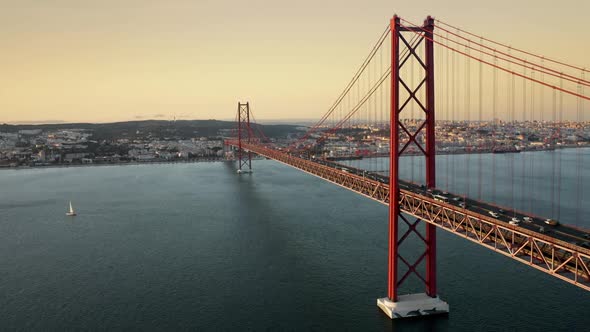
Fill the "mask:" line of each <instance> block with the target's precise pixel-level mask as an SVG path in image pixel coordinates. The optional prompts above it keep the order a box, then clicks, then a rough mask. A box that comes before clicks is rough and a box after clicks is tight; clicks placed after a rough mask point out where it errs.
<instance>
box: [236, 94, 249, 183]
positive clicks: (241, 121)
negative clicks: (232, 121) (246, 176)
mask: <svg viewBox="0 0 590 332" xmlns="http://www.w3.org/2000/svg"><path fill="white" fill-rule="evenodd" d="M251 134H252V130H251V128H250V103H245V104H242V103H240V102H238V173H251V172H252V152H250V151H248V152H246V151H244V149H242V142H243V141H246V143H250V140H251V138H252V136H251Z"/></svg>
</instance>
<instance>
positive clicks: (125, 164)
mask: <svg viewBox="0 0 590 332" xmlns="http://www.w3.org/2000/svg"><path fill="white" fill-rule="evenodd" d="M224 161H231V160H228V159H226V158H224V157H220V158H207V159H193V160H164V161H131V162H118V163H91V164H50V165H34V166H26V165H23V166H16V167H13V166H6V167H1V166H0V172H1V171H2V170H25V169H44V168H78V167H96V166H98V167H103V166H137V165H160V164H195V163H205V162H209V163H213V162H224Z"/></svg>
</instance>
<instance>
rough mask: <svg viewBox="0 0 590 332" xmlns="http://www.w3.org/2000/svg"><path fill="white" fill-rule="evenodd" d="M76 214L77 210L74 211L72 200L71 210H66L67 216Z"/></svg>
mask: <svg viewBox="0 0 590 332" xmlns="http://www.w3.org/2000/svg"><path fill="white" fill-rule="evenodd" d="M75 215H76V212H75V211H74V208H73V207H72V201H70V211H68V212H66V216H70V217H73V216H75Z"/></svg>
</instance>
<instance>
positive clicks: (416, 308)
mask: <svg viewBox="0 0 590 332" xmlns="http://www.w3.org/2000/svg"><path fill="white" fill-rule="evenodd" d="M377 306H378V307H379V308H381V310H383V311H384V312H385V314H387V316H389V318H391V319H396V318H405V317H416V316H426V315H437V314H447V313H448V312H449V305H448V304H447V303H446V302H445V301H443V300H441V299H440V298H439V297H438V296H437V297H430V296H428V295H426V294H425V293H419V294H409V295H401V296H399V298H398V301H397V302H392V301H391V300H390V299H389V298H387V297H384V298H381V299H377Z"/></svg>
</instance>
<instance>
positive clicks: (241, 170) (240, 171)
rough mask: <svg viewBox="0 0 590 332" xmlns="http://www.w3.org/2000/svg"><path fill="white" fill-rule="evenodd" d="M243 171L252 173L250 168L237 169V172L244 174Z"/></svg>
mask: <svg viewBox="0 0 590 332" xmlns="http://www.w3.org/2000/svg"><path fill="white" fill-rule="evenodd" d="M244 173H246V174H247V173H252V170H247V169H239V170H238V174H244Z"/></svg>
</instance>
